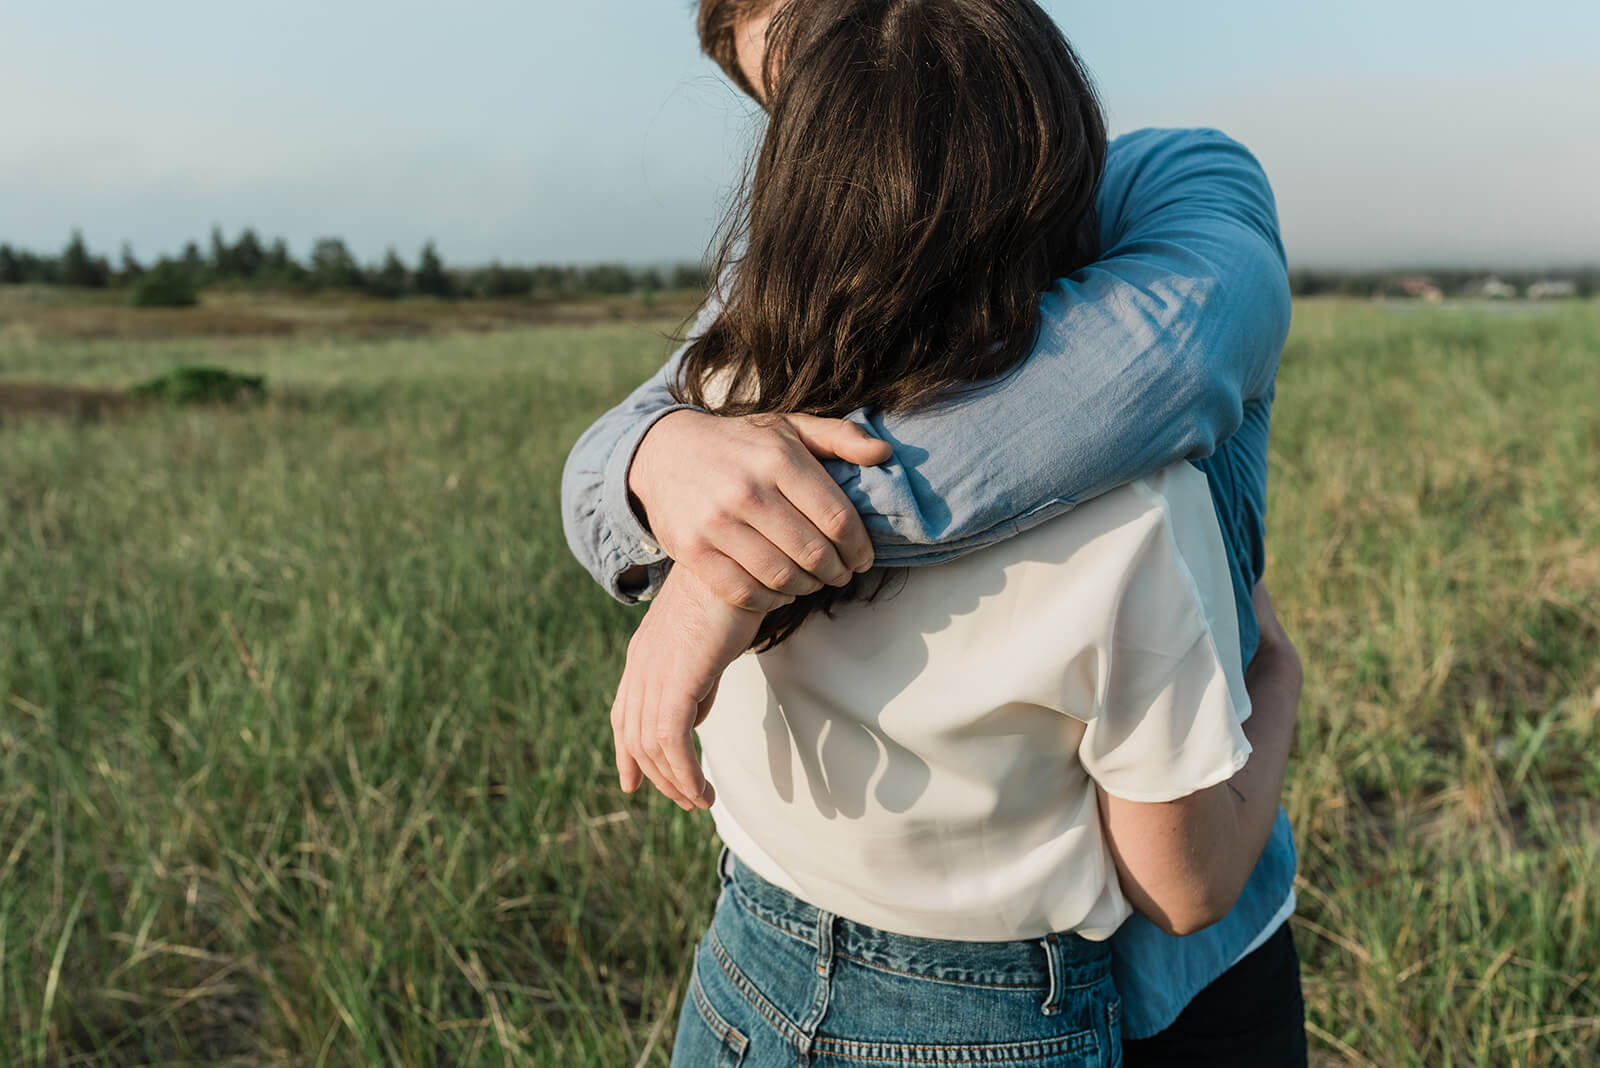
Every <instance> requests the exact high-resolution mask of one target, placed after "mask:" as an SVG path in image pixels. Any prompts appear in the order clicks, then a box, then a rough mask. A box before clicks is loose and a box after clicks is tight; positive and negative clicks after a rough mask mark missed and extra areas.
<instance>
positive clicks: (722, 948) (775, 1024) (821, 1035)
mask: <svg viewBox="0 0 1600 1068" xmlns="http://www.w3.org/2000/svg"><path fill="white" fill-rule="evenodd" d="M720 868H721V873H722V885H723V894H722V898H721V900H719V901H718V903H717V910H716V915H715V916H714V917H713V919H712V921H711V929H710V930H709V931H707V932H706V935H705V937H704V938H703V939H701V941H700V946H699V948H698V949H697V950H696V952H695V959H694V968H693V970H692V972H691V977H690V981H689V992H688V995H687V996H686V997H685V998H684V1001H683V1012H682V1014H681V1015H680V1017H679V1019H678V1039H677V1045H676V1047H675V1048H674V1050H673V1055H672V1063H673V1065H674V1068H797V1066H806V1065H810V1066H816V1068H845V1066H847V1065H848V1066H852V1068H868V1066H870V1068H891V1066H894V1065H923V1064H929V1065H934V1064H937V1065H983V1066H986V1068H1003V1066H1007V1065H1017V1066H1021V1065H1026V1066H1027V1068H1115V1066H1119V1065H1121V1064H1122V1028H1121V1023H1120V1017H1121V1008H1122V1003H1121V1001H1120V999H1119V998H1118V996H1117V991H1116V987H1115V985H1114V984H1113V982H1112V979H1111V949H1110V947H1109V945H1107V944H1106V943H1103V942H1089V941H1086V940H1085V939H1082V938H1079V937H1078V936H1077V935H1075V934H1071V933H1066V934H1052V935H1047V936H1045V937H1044V938H1042V939H1029V940H1024V941H1018V942H950V941H941V940H937V939H930V938H912V937H910V936H908V935H900V934H892V933H890V932H888V931H880V930H878V929H877V928H873V927H867V926H865V925H863V924H859V923H854V922H852V921H850V920H846V919H843V918H841V917H838V916H835V915H833V914H832V913H828V912H824V911H822V910H820V909H818V908H815V907H814V906H811V905H808V904H806V903H805V902H804V901H801V900H800V899H799V898H797V897H795V896H794V895H793V894H790V893H788V892H787V891H785V890H781V889H779V888H778V887H776V886H773V885H772V884H771V883H769V882H767V881H766V880H764V879H762V878H760V877H759V876H757V875H756V874H755V873H754V872H752V871H751V870H750V869H749V868H747V867H745V866H744V865H743V864H741V863H740V862H739V861H738V860H737V859H736V858H734V857H733V856H732V855H731V854H730V853H728V852H727V851H726V850H724V851H723V859H722V863H721V865H720Z"/></svg>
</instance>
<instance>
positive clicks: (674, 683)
mask: <svg viewBox="0 0 1600 1068" xmlns="http://www.w3.org/2000/svg"><path fill="white" fill-rule="evenodd" d="M762 618H763V613H761V612H750V611H746V610H744V609H740V608H734V607H732V606H730V605H728V604H727V603H725V602H724V601H722V600H721V599H720V598H718V597H717V596H716V595H715V594H714V593H712V592H711V590H710V588H709V587H707V586H706V585H705V584H704V583H703V582H701V581H700V580H699V579H698V578H696V577H695V575H694V573H693V572H691V571H690V570H689V569H688V568H685V567H681V566H679V567H675V568H673V569H672V571H671V573H669V574H668V575H667V578H666V581H665V583H664V584H663V585H662V587H661V592H660V593H658V594H657V595H656V598H655V600H654V601H652V602H651V603H650V610H649V611H648V612H646V613H645V616H644V620H643V621H642V622H641V623H640V624H639V629H638V630H637V631H635V632H634V635H633V638H632V640H630V641H629V642H628V662H627V666H626V667H625V668H623V671H622V681H621V682H619V683H618V684H617V697H616V700H615V701H614V702H613V703H612V705H611V734H612V738H613V741H614V742H615V744H616V756H617V777H618V779H619V780H620V781H621V783H622V789H623V790H624V791H626V792H627V793H632V792H633V791H634V790H637V789H638V788H639V784H640V782H641V781H642V777H648V778H649V779H650V781H651V782H653V783H655V785H656V789H658V790H660V791H661V792H662V793H664V794H666V795H667V797H669V798H671V799H672V800H673V801H675V802H677V804H678V807H679V808H682V809H684V810H685V811H692V810H694V809H697V808H710V807H711V803H712V802H713V801H715V800H716V792H715V791H714V790H713V789H712V788H711V784H710V783H708V782H706V778H705V775H704V773H702V772H701V770H700V761H699V758H698V757H696V756H695V751H694V742H693V740H692V739H691V738H690V733H691V732H692V731H693V730H694V728H695V727H696V726H698V725H699V723H700V722H701V721H702V720H704V719H705V718H706V714H707V713H708V712H710V711H711V703H712V701H714V700H715V699H716V695H717V683H718V681H720V680H721V678H722V673H723V671H725V670H726V669H727V667H728V665H729V664H731V663H733V662H734V661H735V660H736V659H738V658H739V656H740V654H742V653H743V652H744V651H745V650H746V649H748V648H750V643H751V642H752V641H754V640H755V636H756V631H757V630H758V629H759V628H760V626H761V620H762Z"/></svg>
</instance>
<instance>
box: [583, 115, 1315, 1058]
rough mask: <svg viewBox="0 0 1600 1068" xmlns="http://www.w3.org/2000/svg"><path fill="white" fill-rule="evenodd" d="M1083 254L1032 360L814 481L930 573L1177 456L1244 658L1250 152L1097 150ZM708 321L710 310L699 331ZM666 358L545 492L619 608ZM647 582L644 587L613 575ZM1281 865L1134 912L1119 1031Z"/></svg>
mask: <svg viewBox="0 0 1600 1068" xmlns="http://www.w3.org/2000/svg"><path fill="white" fill-rule="evenodd" d="M1097 206H1098V208H1099V212H1100V222H1101V248H1102V249H1104V250H1105V251H1104V253H1103V255H1102V257H1101V258H1100V260H1099V261H1097V262H1096V263H1094V264H1093V265H1091V266H1089V267H1086V268H1084V269H1083V270H1081V271H1079V272H1078V273H1077V274H1074V275H1073V276H1072V277H1070V278H1066V279H1063V280H1061V281H1059V282H1057V283H1056V284H1055V286H1053V287H1052V288H1051V289H1050V290H1049V292H1047V293H1046V294H1045V295H1044V297H1043V298H1042V300H1041V312H1042V314H1041V324H1040V331H1039V337H1038V340H1037V342H1036V344H1035V346H1034V350H1033V352H1032V354H1031V355H1030V356H1029V357H1028V358H1027V359H1026V360H1025V361H1024V362H1023V363H1022V364H1020V365H1019V366H1018V367H1017V368H1016V369H1015V370H1014V371H1012V372H1011V373H1010V374H1008V375H1006V376H1004V377H1003V378H1001V379H999V380H996V381H994V382H991V383H987V384H984V385H982V386H979V387H975V388H972V389H968V390H964V391H962V392H961V393H960V394H959V395H956V396H953V397H950V398H949V399H947V400H945V401H942V402H940V403H939V404H937V405H933V406H929V407H926V408H922V409H919V410H917V411H913V412H902V413H897V414H893V415H888V414H885V413H882V412H873V411H861V412H857V413H855V414H854V415H853V418H855V419H856V420H857V421H858V422H860V423H862V424H863V425H864V426H866V427H867V428H868V429H869V430H870V431H871V432H872V433H873V434H875V435H876V436H878V437H879V438H882V439H883V440H885V441H887V442H889V443H890V444H891V445H892V446H893V447H894V456H893V458H892V459H891V460H890V461H889V462H887V463H885V464H882V465H879V466H877V467H869V468H856V467H854V466H852V465H848V464H842V463H830V464H829V465H828V466H829V470H830V471H831V473H832V474H833V475H834V477H835V478H836V479H837V480H838V482H839V484H840V485H841V487H843V489H844V490H845V492H846V494H847V495H848V496H849V498H850V500H851V501H852V503H854V504H855V506H856V508H857V510H858V511H859V512H860V513H861V516H862V519H863V520H864V522H865V524H866V527H867V532H868V534H869V535H871V537H872V541H873V545H874V548H875V551H876V554H877V561H878V562H879V563H880V564H895V565H902V566H916V565H920V564H932V563H938V562H940V561H943V560H948V559H952V558H954V557H956V556H959V555H961V554H963V553H966V552H970V551H972V550H974V549H978V548H982V547H983V546H985V545H989V544H992V543H994V542H996V541H999V540H1001V539H1003V538H1006V537H1009V536H1011V535H1012V534H1015V533H1018V532H1019V531H1022V530H1025V529H1027V528H1028V527H1031V526H1033V525H1035V524H1037V523H1040V522H1043V521H1044V520H1046V519H1049V518H1050V517H1052V516H1055V515H1059V514H1061V513H1062V512H1064V511H1066V510H1067V509H1069V508H1071V507H1072V506H1073V505H1074V504H1076V503H1077V502H1079V501H1082V500H1088V499H1089V498H1091V497H1094V496H1096V495H1097V494H1099V493H1102V492H1104V491H1105V490H1107V489H1110V488H1112V487H1113V486H1118V485H1121V484H1122V483H1124V482H1128V481H1130V480H1131V479H1133V478H1136V477H1138V476H1140V475H1143V474H1148V473H1150V472H1153V471H1156V470H1158V469H1160V468H1161V467H1164V466H1165V465H1166V464H1168V463H1170V462H1172V461H1173V460H1177V459H1184V458H1188V459H1190V460H1193V461H1195V462H1196V463H1197V464H1198V465H1199V466H1200V467H1201V468H1202V470H1204V471H1205V472H1206V474H1207V477H1208V479H1209V481H1210V484H1211V489H1212V495H1213V499H1214V500H1215V502H1216V505H1217V515H1218V519H1219V521H1220V525H1221V527H1222V532H1223V541H1224V544H1225V545H1226V546H1227V549H1228V555H1229V562H1230V564H1231V565H1232V568H1233V579H1234V590H1235V595H1236V600H1237V602H1238V615H1239V627H1240V642H1241V645H1242V647H1243V650H1244V654H1245V655H1244V659H1245V661H1246V662H1248V661H1249V659H1250V657H1251V656H1252V655H1253V654H1254V652H1255V646H1256V642H1257V640H1258V637H1259V630H1258V628H1257V624H1256V618H1255V612H1254V609H1253V606H1252V604H1251V600H1250V590H1251V588H1252V587H1253V586H1254V584H1255V582H1256V580H1257V579H1258V578H1259V577H1260V575H1261V569H1262V563H1261V543H1262V522H1263V516H1264V514H1265V506H1266V443H1267V424H1268V418H1269V413H1270V405H1271V400H1272V389H1273V379H1274V376H1275V375H1276V373H1277V365H1278V356H1279V353H1280V352H1281V350H1282V347H1283V341H1284V338H1285V336H1286V335H1287V333H1288V326H1289V287H1288V277H1287V269H1286V265H1285V260H1284V253H1283V246H1282V242H1281V240H1280V238H1279V233H1278V221H1277V209H1276V206H1275V205H1274V202H1273V198H1272V191H1271V188H1270V186H1269V185H1268V183H1267V180H1266V176H1265V175H1264V174H1263V173H1262V171H1261V168H1260V166H1259V164H1257V162H1256V160H1255V159H1254V157H1252V156H1251V154H1250V153H1249V152H1248V151H1246V150H1245V149H1244V148H1243V146H1241V145H1239V144H1238V143H1237V142H1235V141H1233V140H1231V139H1229V138H1227V137H1225V136H1223V135H1222V134H1220V133H1217V132H1216V131H1213V130H1142V131H1138V132H1136V133H1131V134H1127V135H1125V136H1123V137H1120V138H1118V139H1117V140H1116V141H1114V142H1113V143H1112V145H1111V148H1110V152H1109V155H1108V157H1107V162H1106V170H1105V174H1104V176H1103V178H1102V180H1101V184H1100V190H1099V195H1098V199H1097ZM716 314H717V302H716V300H715V299H713V300H711V301H709V302H708V303H707V306H706V308H705V309H703V310H702V312H701V317H700V322H699V323H698V324H697V326H696V329H700V328H703V326H704V325H705V324H706V323H709V322H710V321H711V319H713V318H714V317H715V315H716ZM676 365H677V355H675V356H674V357H673V358H672V359H671V360H669V361H668V362H667V364H666V366H665V367H663V368H662V370H661V371H660V372H659V373H658V374H657V375H655V376H654V377H653V378H651V379H650V380H649V381H648V382H646V383H645V384H644V385H642V386H640V387H639V388H638V389H637V390H635V391H634V392H633V393H632V394H631V395H630V396H629V397H628V398H627V399H626V400H624V401H623V402H622V403H621V404H620V405H618V406H617V407H616V408H614V409H612V410H611V411H610V412H608V413H606V414H605V415H604V416H602V417H601V418H600V419H599V420H598V421H597V422H596V423H595V424H594V425H593V426H592V427H590V428H589V430H588V431H586V432H585V433H584V435H583V436H582V437H581V438H580V439H579V440H578V443H577V444H576V445H575V446H574V447H573V450H572V454H571V456H570V457H569V458H568V461H567V466H566V470H565V473H564V476H563V479H562V514H563V519H564V522H565V524H566V531H567V540H568V544H569V545H570V546H571V547H572V551H573V553H574V554H575V555H576V556H577V557H578V559H579V561H580V562H582V564H583V565H584V567H586V568H587V569H588V570H589V572H590V573H591V574H592V575H594V577H595V578H596V579H597V580H598V581H599V582H600V583H601V584H602V585H604V586H605V587H606V588H607V589H608V590H609V591H611V593H612V594H613V595H614V596H616V597H617V598H618V599H620V600H623V601H625V602H628V603H634V602H637V601H638V600H640V599H643V598H645V597H648V596H649V595H650V594H652V593H653V592H654V591H655V589H657V588H658V587H659V585H660V582H661V580H662V578H663V577H664V576H665V573H666V570H667V568H668V567H669V566H670V561H668V560H667V559H666V557H665V554H664V553H662V551H661V549H660V548H659V547H658V546H657V545H656V544H655V543H654V541H653V540H652V539H651V537H650V535H649V533H648V532H647V531H646V530H645V529H644V528H643V527H642V525H641V524H640V522H639V520H638V518H637V517H636V516H635V515H634V513H633V510H632V508H631V507H630V506H629V502H628V490H627V475H628V466H629V464H630V463H631V462H632V459H633V454H634V452H635V450H636V449H637V448H638V445H639V442H640V441H641V440H643V438H644V436H645V434H646V433H647V432H648V431H649V430H650V428H651V426H653V425H654V423H655V421H656V420H657V419H659V418H660V417H661V416H663V415H665V414H667V413H668V412H671V411H676V410H678V408H680V407H682V406H681V405H678V404H676V403H675V402H674V401H673V400H672V397H671V394H670V392H669V390H668V385H667V384H668V382H669V381H670V377H671V375H672V374H673V373H674V371H675V369H676ZM641 567H642V568H644V569H645V574H646V576H647V579H646V582H645V583H644V585H643V586H629V585H625V584H624V581H623V576H624V574H626V573H630V572H632V573H634V574H637V572H638V569H639V568H641ZM1294 867H1295V854H1294V844H1293V840H1292V838H1291V836H1290V833H1289V827H1288V821H1287V819H1286V817H1285V816H1284V815H1283V813H1281V812H1280V813H1279V815H1278V822H1277V825H1276V826H1275V828H1274V829H1273V834H1272V837H1271V839H1270V841H1269V842H1268V844H1267V848H1266V850H1265V851H1264V852H1263V854H1262V856H1261V860H1260V861H1259V862H1258V863H1257V865H1256V870H1255V872H1254V874H1253V875H1252V876H1251V879H1250V881H1249V883H1248V884H1247V885H1246V887H1245V890H1244V893H1243V894H1242V895H1241V896H1240V898H1239V901H1238V902H1237V904H1235V906H1234V908H1233V910H1232V911H1231V912H1230V913H1229V914H1228V916H1227V918H1225V919H1224V920H1223V921H1222V922H1221V923H1219V924H1216V925H1214V926H1212V927H1210V928H1207V929H1206V930H1204V931H1201V932H1199V933H1197V934H1193V935H1188V936H1186V937H1183V938H1174V937H1172V936H1170V935H1165V934H1163V933H1161V931H1160V930H1158V929H1157V928H1156V927H1155V926H1154V925H1153V924H1151V923H1149V922H1148V921H1147V920H1145V919H1143V918H1142V917H1140V916H1137V915H1136V916H1134V917H1133V918H1132V919H1130V920H1129V921H1128V922H1127V923H1125V924H1124V925H1123V927H1122V928H1121V930H1119V931H1118V933H1117V935H1116V936H1115V937H1116V941H1115V943H1114V944H1115V949H1116V961H1117V978H1118V985H1119V986H1120V988H1121V992H1122V995H1123V1002H1124V1016H1123V1028H1124V1032H1125V1033H1126V1034H1127V1035H1128V1036H1129V1037H1131V1038H1141V1037H1146V1036H1149V1035H1152V1034H1155V1033H1156V1032H1158V1031H1160V1030H1162V1029H1163V1028H1165V1027H1167V1026H1168V1025H1169V1024H1170V1023H1171V1022H1172V1021H1173V1019H1175V1018H1176V1016H1177V1014H1178V1013H1179V1012H1180V1011H1181V1010H1182V1008H1183V1006H1184V1005H1186V1004H1187V1003H1188V1002H1189V1000H1190V999H1191V998H1192V997H1194V995H1195V994H1197V993H1199V991H1200V990H1201V989H1203V988H1204V987H1205V986H1206V985H1207V984H1209V983H1210V982H1211V981H1212V980H1214V979H1215V978H1216V977H1217V976H1219V975H1221V974H1222V972H1223V971H1225V970H1226V969H1227V968H1228V967H1229V966H1230V965H1231V964H1232V963H1233V961H1234V960H1235V959H1237V957H1238V956H1239V954H1240V953H1241V952H1242V951H1243V950H1244V949H1245V948H1246V947H1247V946H1248V945H1249V944H1250V943H1251V942H1252V941H1253V940H1254V939H1255V938H1256V936H1258V935H1259V934H1260V933H1262V931H1263V930H1264V929H1265V927H1266V926H1267V925H1268V924H1269V923H1270V922H1271V921H1272V919H1273V918H1275V917H1276V916H1277V915H1279V914H1280V912H1281V909H1282V907H1283V905H1284V903H1285V901H1286V900H1288V898H1289V894H1290V890H1291V887H1292V884H1293V878H1294Z"/></svg>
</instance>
